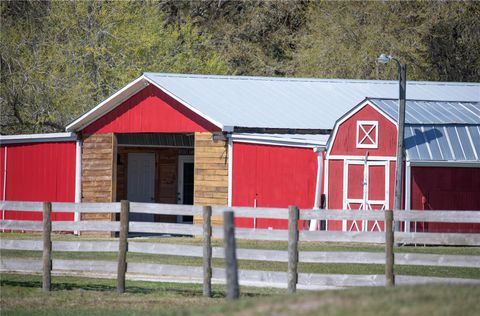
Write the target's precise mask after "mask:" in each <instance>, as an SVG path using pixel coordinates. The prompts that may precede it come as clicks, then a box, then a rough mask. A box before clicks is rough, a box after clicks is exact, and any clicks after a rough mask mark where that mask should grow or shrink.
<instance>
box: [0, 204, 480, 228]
mask: <svg viewBox="0 0 480 316" xmlns="http://www.w3.org/2000/svg"><path fill="white" fill-rule="evenodd" d="M42 207H43V204H42V202H16V201H0V210H11V211H37V212H38V211H42ZM226 210H233V211H234V213H235V217H247V218H275V219H288V209H287V208H251V207H250V208H247V207H226V206H212V216H219V215H222V216H223V212H224V211H226ZM52 212H62V213H63V212H81V213H120V203H118V202H115V203H67V202H53V203H52ZM130 212H132V213H148V214H163V215H187V216H202V207H201V206H196V205H178V204H156V203H138V202H130ZM299 214H300V215H299V219H300V220H312V219H316V220H371V221H374V220H377V221H383V220H384V218H385V216H384V211H372V210H311V209H302V210H300V213H299ZM394 220H395V221H412V222H413V221H418V222H439V223H442V222H443V223H480V211H478V210H471V211H469V210H467V211H463V210H462V211H455V210H450V211H445V210H429V211H417V210H414V211H413V210H412V211H396V212H394Z"/></svg>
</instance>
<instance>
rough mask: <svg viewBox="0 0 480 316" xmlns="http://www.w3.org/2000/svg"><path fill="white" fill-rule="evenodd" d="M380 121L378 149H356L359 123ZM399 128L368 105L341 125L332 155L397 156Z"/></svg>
mask: <svg viewBox="0 0 480 316" xmlns="http://www.w3.org/2000/svg"><path fill="white" fill-rule="evenodd" d="M359 120H360V121H378V149H375V148H356V144H357V140H356V135H357V121H359ZM396 145H397V128H396V126H395V125H394V124H393V123H392V122H390V121H389V120H388V119H387V118H386V117H385V116H383V115H382V114H380V113H379V112H378V111H377V110H375V109H374V108H373V107H371V106H370V105H366V106H365V107H363V108H362V109H361V110H360V111H358V112H357V113H355V114H354V115H353V116H351V117H350V118H349V119H347V120H346V121H345V122H343V123H342V124H340V126H339V128H338V131H337V134H336V136H335V142H334V143H333V147H332V149H331V152H330V154H331V155H357V156H365V153H366V152H367V151H368V153H369V155H370V156H395V155H396V152H397V149H396Z"/></svg>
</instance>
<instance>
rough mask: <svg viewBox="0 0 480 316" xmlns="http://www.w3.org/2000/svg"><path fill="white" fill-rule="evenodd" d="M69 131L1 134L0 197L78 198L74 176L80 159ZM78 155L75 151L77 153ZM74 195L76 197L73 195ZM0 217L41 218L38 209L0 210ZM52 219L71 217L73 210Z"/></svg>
mask: <svg viewBox="0 0 480 316" xmlns="http://www.w3.org/2000/svg"><path fill="white" fill-rule="evenodd" d="M76 138H77V137H76V135H75V134H73V133H56V134H37V135H16V136H2V137H1V139H0V141H1V146H0V171H1V174H2V180H1V182H0V197H1V199H2V200H11V201H52V202H75V201H77V202H78V201H79V193H80V191H79V184H76V182H75V178H76V177H77V175H76V174H77V172H79V171H80V170H79V166H80V161H79V160H78V164H77V161H76V159H77V158H78V159H79V157H80V156H79V155H77V151H78V149H79V148H78V147H77V142H76ZM78 154H79V152H78ZM76 197H77V198H76ZM1 218H2V219H25V220H41V219H42V215H41V213H39V212H35V213H26V212H16V211H8V210H2V214H1ZM52 219H53V220H73V219H74V214H73V213H55V214H53V215H52Z"/></svg>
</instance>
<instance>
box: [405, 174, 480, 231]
mask: <svg viewBox="0 0 480 316" xmlns="http://www.w3.org/2000/svg"><path fill="white" fill-rule="evenodd" d="M411 196H412V204H411V209H412V210H423V209H425V210H480V168H451V167H450V168H445V167H443V168H442V167H412V190H411ZM415 225H416V226H415ZM411 229H412V231H414V230H415V229H416V230H417V231H423V230H428V231H430V232H464V233H467V232H475V233H478V232H480V224H448V223H416V224H415V223H412V227H411Z"/></svg>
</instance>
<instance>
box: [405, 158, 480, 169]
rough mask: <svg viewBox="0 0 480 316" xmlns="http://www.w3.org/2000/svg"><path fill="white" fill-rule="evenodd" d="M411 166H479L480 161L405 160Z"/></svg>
mask: <svg viewBox="0 0 480 316" xmlns="http://www.w3.org/2000/svg"><path fill="white" fill-rule="evenodd" d="M407 162H408V163H410V165H411V166H412V167H445V168H448V167H450V168H452V167H457V168H480V161H453V160H446V161H428V160H427V161H407Z"/></svg>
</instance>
